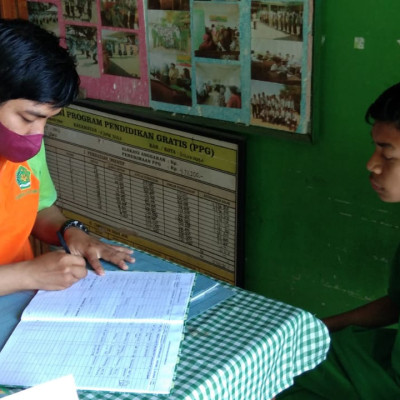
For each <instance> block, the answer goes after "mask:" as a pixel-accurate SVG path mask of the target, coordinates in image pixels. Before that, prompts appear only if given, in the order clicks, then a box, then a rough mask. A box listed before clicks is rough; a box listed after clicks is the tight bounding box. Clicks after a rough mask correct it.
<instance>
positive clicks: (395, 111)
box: [365, 83, 400, 129]
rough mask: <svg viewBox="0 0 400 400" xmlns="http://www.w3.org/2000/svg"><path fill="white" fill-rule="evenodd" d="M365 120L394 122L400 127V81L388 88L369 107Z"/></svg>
mask: <svg viewBox="0 0 400 400" xmlns="http://www.w3.org/2000/svg"><path fill="white" fill-rule="evenodd" d="M365 120H366V121H367V123H369V124H373V123H374V122H376V121H379V122H389V123H393V124H394V125H395V126H396V128H397V129H400V83H397V84H395V85H393V86H391V87H390V88H388V89H386V90H385V91H384V92H383V93H382V94H381V95H380V96H379V97H378V98H377V99H376V100H375V101H374V102H373V103H372V104H371V105H370V106H369V108H368V110H367V112H366V114H365Z"/></svg>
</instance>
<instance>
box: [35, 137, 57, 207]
mask: <svg viewBox="0 0 400 400" xmlns="http://www.w3.org/2000/svg"><path fill="white" fill-rule="evenodd" d="M28 164H29V166H30V167H31V169H32V171H33V173H34V174H35V176H36V177H37V178H38V179H39V182H40V193H39V209H38V211H40V210H43V209H44V208H47V207H50V206H51V205H53V204H54V202H55V201H56V199H57V191H56V188H55V187H54V183H53V181H52V179H51V176H50V172H49V169H48V166H47V161H46V151H45V147H44V142H42V147H41V148H40V151H39V153H38V154H36V156H34V157H32V158H31V159H30V160H28Z"/></svg>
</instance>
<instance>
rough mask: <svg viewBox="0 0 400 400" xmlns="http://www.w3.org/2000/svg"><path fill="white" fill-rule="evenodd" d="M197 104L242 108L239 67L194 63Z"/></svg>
mask: <svg viewBox="0 0 400 400" xmlns="http://www.w3.org/2000/svg"><path fill="white" fill-rule="evenodd" d="M196 96H197V104H203V105H207V106H214V107H224V108H242V95H241V86H240V67H239V66H232V65H220V64H209V63H200V62H198V63H196Z"/></svg>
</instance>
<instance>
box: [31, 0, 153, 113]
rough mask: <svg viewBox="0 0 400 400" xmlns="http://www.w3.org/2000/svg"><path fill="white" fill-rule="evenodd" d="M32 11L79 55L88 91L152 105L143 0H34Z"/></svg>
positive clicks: (92, 95)
mask: <svg viewBox="0 0 400 400" xmlns="http://www.w3.org/2000/svg"><path fill="white" fill-rule="evenodd" d="M28 13H29V19H30V20H31V21H32V22H34V23H37V24H38V25H40V26H42V27H43V28H45V29H47V30H50V31H52V32H54V33H55V34H56V35H57V36H60V38H61V39H62V44H63V45H64V46H66V47H68V49H69V51H70V52H71V53H72V54H73V55H74V56H75V57H76V60H77V69H78V73H79V76H80V78H81V88H82V90H83V92H84V96H85V97H88V98H94V99H101V100H106V101H115V102H119V103H126V104H133V105H138V106H148V105H149V89H148V72H147V58H146V37H145V28H144V27H145V24H144V18H143V2H142V1H137V0H126V1H115V0H114V1H106V0H88V1H87V0H51V1H47V2H44V1H41V0H38V1H36V0H31V1H28Z"/></svg>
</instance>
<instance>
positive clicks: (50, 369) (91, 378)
mask: <svg viewBox="0 0 400 400" xmlns="http://www.w3.org/2000/svg"><path fill="white" fill-rule="evenodd" d="M194 279H195V273H186V272H138V271H132V272H122V271H107V273H106V274H105V275H104V276H101V277H100V276H97V275H95V274H94V273H93V272H89V274H88V276H87V277H86V278H85V279H82V280H81V281H79V282H77V283H76V284H74V285H73V286H72V287H70V288H68V289H65V290H62V291H39V292H38V293H37V294H36V295H35V297H34V298H33V299H32V301H31V302H30V304H29V305H28V307H27V308H26V309H25V311H24V313H23V315H22V318H21V322H20V323H19V324H18V325H17V327H16V329H15V330H14V332H13V333H12V335H11V336H10V338H9V339H8V341H7V343H6V345H5V346H4V348H3V350H2V351H1V353H0V384H3V385H9V386H33V385H37V384H40V383H42V382H46V381H48V380H51V379H54V378H57V377H59V376H63V375H68V374H72V375H73V376H74V378H75V382H76V386H77V388H78V389H89V390H109V391H126V392H138V393H169V391H170V389H171V387H172V383H173V377H174V371H175V366H176V363H177V360H178V354H179V348H180V343H181V340H182V335H183V329H184V323H185V318H186V314H187V309H188V303H189V299H190V295H191V292H192V287H193V283H194Z"/></svg>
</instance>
